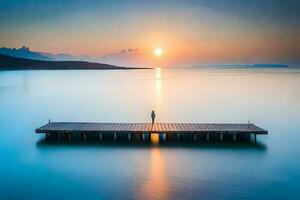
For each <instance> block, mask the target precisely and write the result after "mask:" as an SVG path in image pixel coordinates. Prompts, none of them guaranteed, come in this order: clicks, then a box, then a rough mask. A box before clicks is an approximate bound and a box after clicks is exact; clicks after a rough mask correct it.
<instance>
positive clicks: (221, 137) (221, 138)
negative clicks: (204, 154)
mask: <svg viewBox="0 0 300 200" xmlns="http://www.w3.org/2000/svg"><path fill="white" fill-rule="evenodd" d="M223 139H224V137H223V133H221V134H220V140H221V141H223Z"/></svg>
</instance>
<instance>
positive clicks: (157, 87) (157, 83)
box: [155, 68, 162, 110]
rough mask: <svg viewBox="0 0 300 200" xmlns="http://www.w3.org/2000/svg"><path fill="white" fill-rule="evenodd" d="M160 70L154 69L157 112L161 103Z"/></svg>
mask: <svg viewBox="0 0 300 200" xmlns="http://www.w3.org/2000/svg"><path fill="white" fill-rule="evenodd" d="M161 77H162V74H161V68H155V109H156V110H158V108H159V105H160V102H161V93H162V91H161V85H162V81H161Z"/></svg>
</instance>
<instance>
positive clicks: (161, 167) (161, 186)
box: [137, 147, 169, 199]
mask: <svg viewBox="0 0 300 200" xmlns="http://www.w3.org/2000/svg"><path fill="white" fill-rule="evenodd" d="M168 194H169V183H168V180H167V178H166V175H165V162H164V159H163V156H162V155H161V151H160V149H159V148H157V147H154V148H152V149H151V158H150V168H149V172H148V178H147V180H146V182H145V184H144V185H143V186H142V188H141V191H139V192H138V195H139V196H138V197H137V199H168V196H169V195H168Z"/></svg>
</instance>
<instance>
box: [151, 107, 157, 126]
mask: <svg viewBox="0 0 300 200" xmlns="http://www.w3.org/2000/svg"><path fill="white" fill-rule="evenodd" d="M155 117H156V115H155V112H154V110H152V112H151V119H152V124H154V120H155Z"/></svg>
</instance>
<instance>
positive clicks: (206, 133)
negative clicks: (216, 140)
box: [206, 133, 209, 141]
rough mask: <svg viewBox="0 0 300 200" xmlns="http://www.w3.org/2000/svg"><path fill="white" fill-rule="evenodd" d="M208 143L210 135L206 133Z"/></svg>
mask: <svg viewBox="0 0 300 200" xmlns="http://www.w3.org/2000/svg"><path fill="white" fill-rule="evenodd" d="M206 141H209V133H206Z"/></svg>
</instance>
